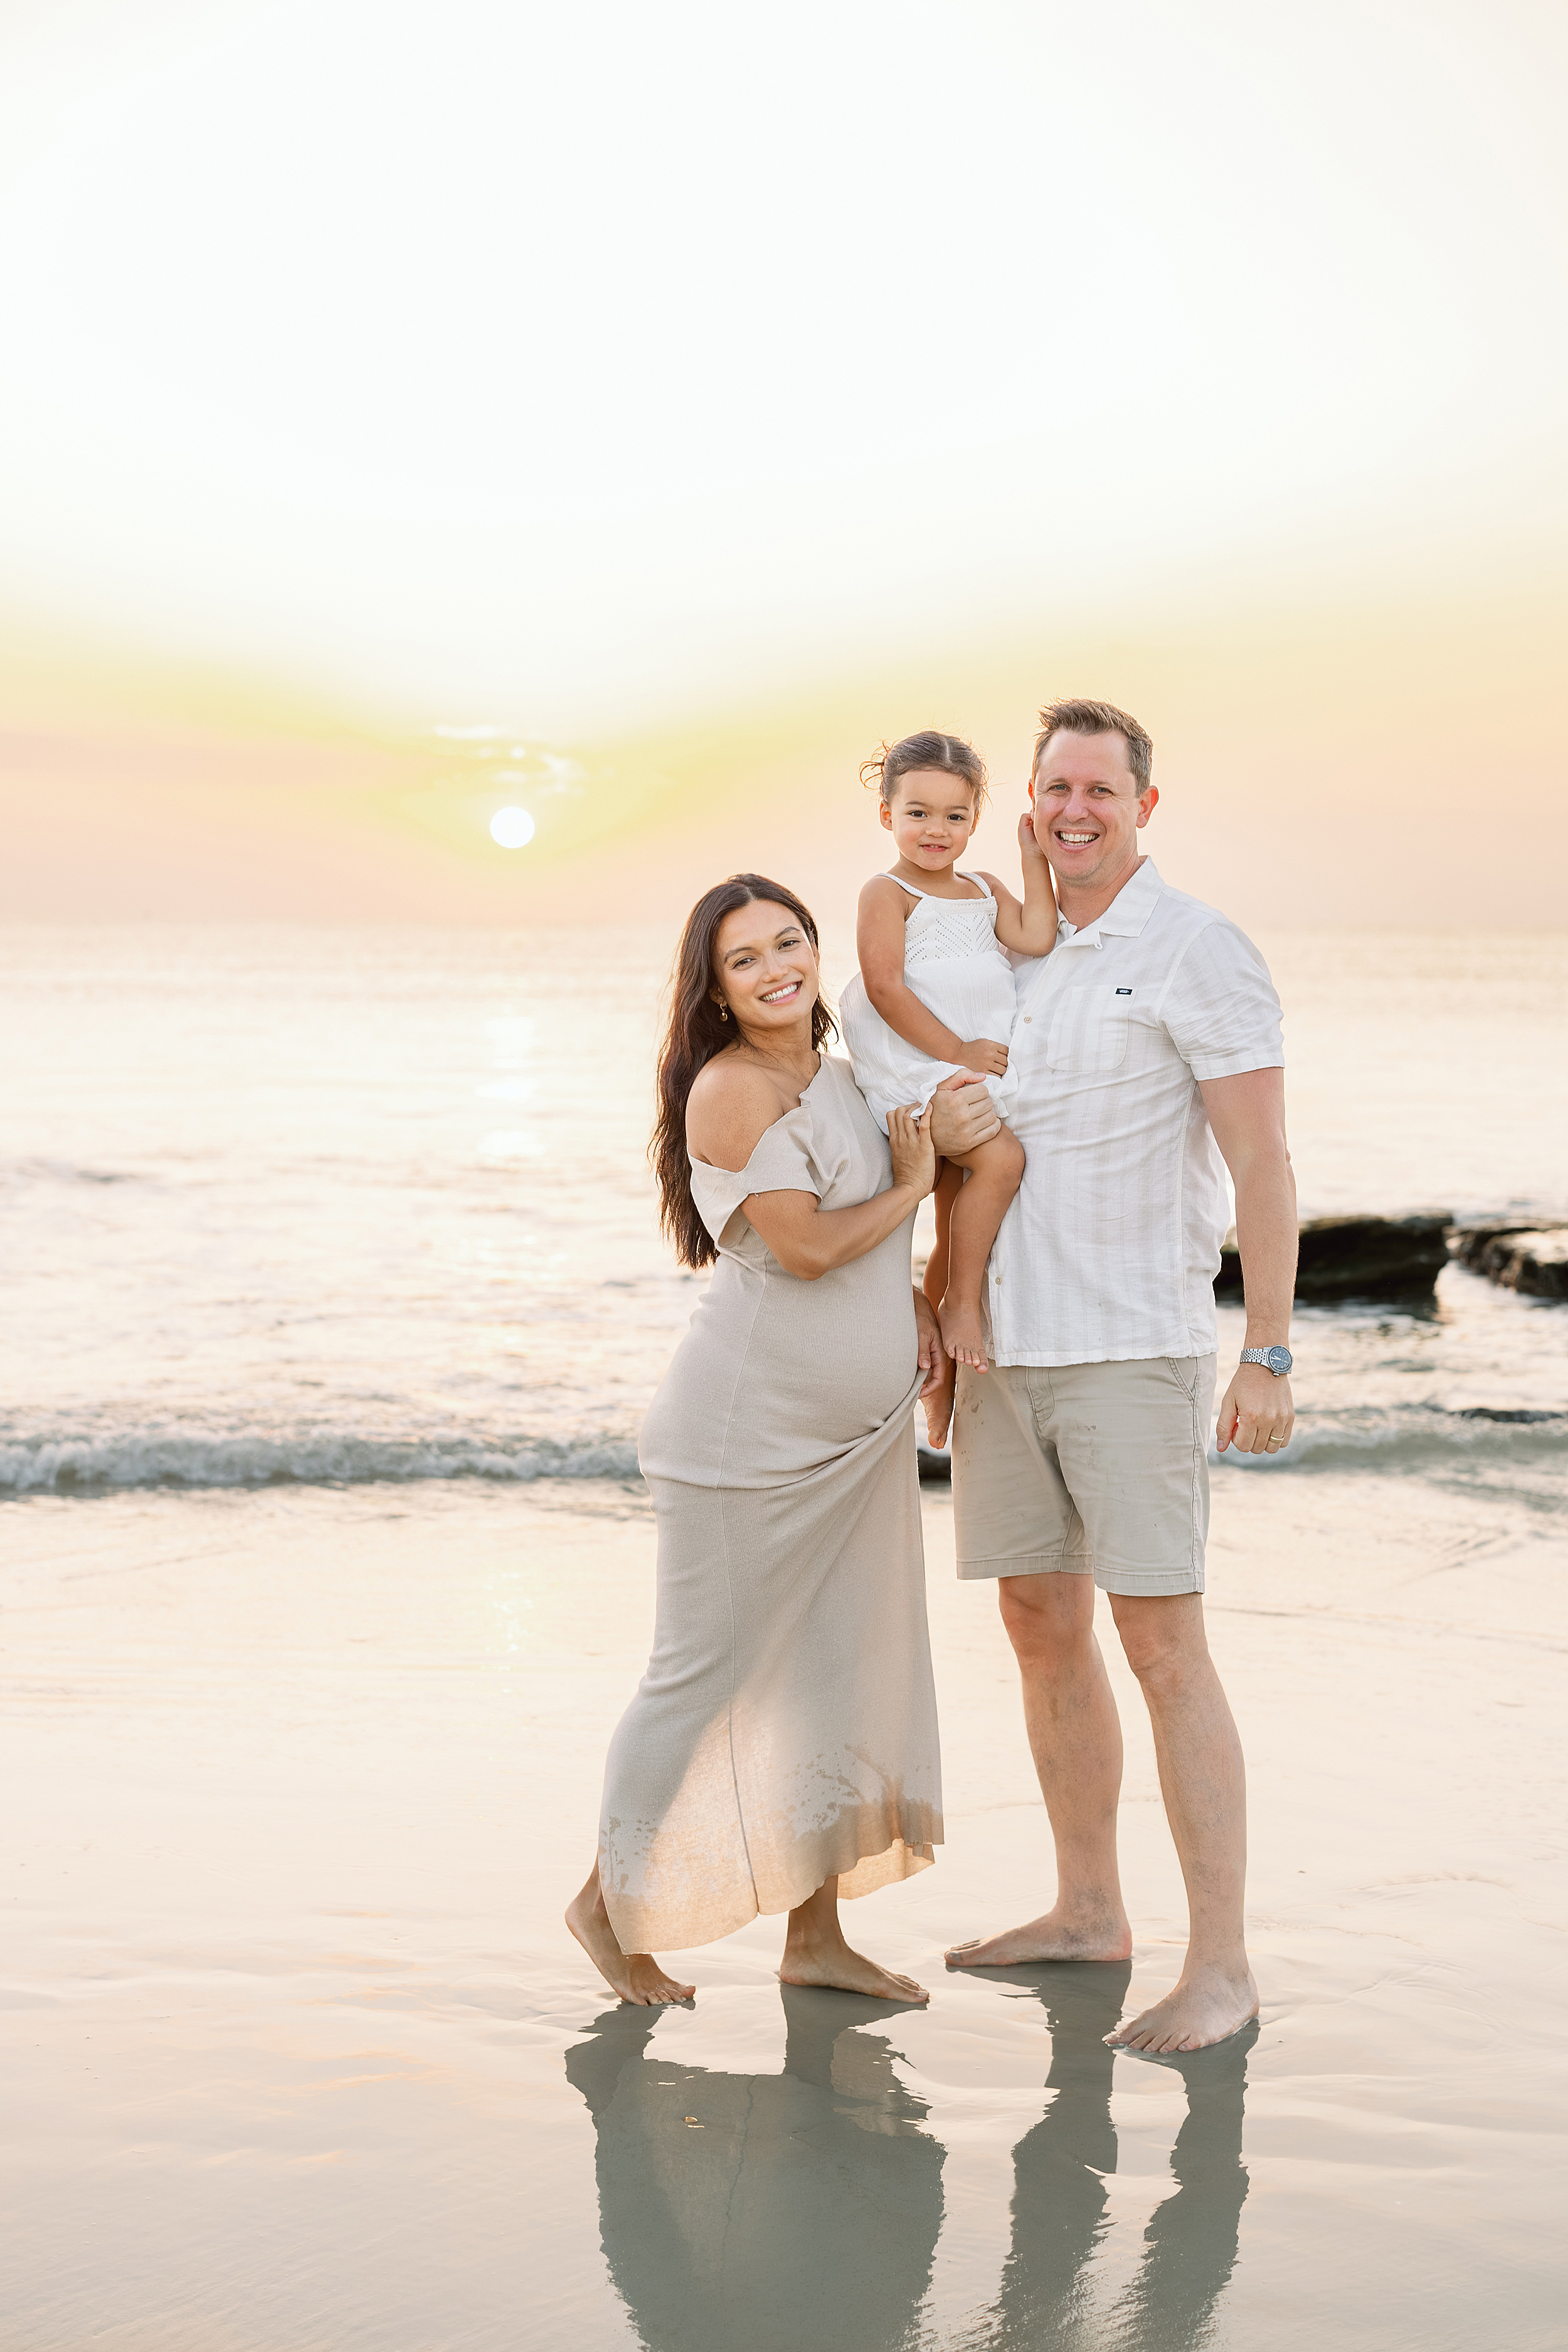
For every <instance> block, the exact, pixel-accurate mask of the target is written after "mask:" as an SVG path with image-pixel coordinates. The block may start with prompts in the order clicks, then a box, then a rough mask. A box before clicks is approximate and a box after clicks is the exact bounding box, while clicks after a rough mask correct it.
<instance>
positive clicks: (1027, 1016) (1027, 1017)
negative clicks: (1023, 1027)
mask: <svg viewBox="0 0 1568 2352" xmlns="http://www.w3.org/2000/svg"><path fill="white" fill-rule="evenodd" d="M1034 1017H1035V1016H1034V1014H1033V1013H1025V1015H1024V1019H1025V1021H1026V1023H1027V1022H1030V1021H1032V1020H1033V1019H1034Z"/></svg>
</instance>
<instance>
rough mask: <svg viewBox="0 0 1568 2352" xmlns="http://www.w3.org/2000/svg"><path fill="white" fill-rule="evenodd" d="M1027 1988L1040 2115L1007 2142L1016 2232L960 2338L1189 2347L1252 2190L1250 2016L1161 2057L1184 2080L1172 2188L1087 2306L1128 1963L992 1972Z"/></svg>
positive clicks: (1007, 2347)
mask: <svg viewBox="0 0 1568 2352" xmlns="http://www.w3.org/2000/svg"><path fill="white" fill-rule="evenodd" d="M986 1974H987V1976H988V1978H989V1979H990V1980H991V1981H992V1982H993V1983H996V1982H998V1981H1002V1982H1010V1983H1014V1984H1017V1985H1019V1986H1021V1987H1022V1986H1027V1987H1028V1988H1029V1990H1032V1991H1033V1992H1035V1993H1036V1994H1037V1997H1038V1998H1039V2000H1041V2001H1043V2003H1044V2004H1045V2011H1046V2023H1047V2027H1048V2028H1049V2031H1050V2036H1051V2064H1050V2072H1049V2073H1048V2074H1047V2077H1046V2088H1047V2090H1048V2091H1054V2092H1055V2093H1056V2096H1055V2098H1054V2099H1053V2100H1052V2102H1051V2104H1050V2105H1049V2106H1048V2107H1047V2110H1046V2113H1045V2115H1044V2116H1043V2117H1042V2118H1041V2120H1040V2121H1039V2122H1038V2123H1037V2125H1036V2126H1035V2127H1034V2129H1033V2130H1032V2131H1029V2132H1026V2134H1025V2136H1024V2137H1023V2138H1022V2139H1021V2140H1020V2141H1019V2142H1018V2145H1017V2146H1016V2148H1015V2149H1014V2150H1013V2177H1014V2189H1013V2238H1012V2244H1011V2247H1010V2249H1009V2251H1008V2254H1007V2259H1006V2262H1005V2264H1004V2266H1003V2271H1002V2284H1001V2291H1000V2293H999V2294H998V2295H997V2298H996V2301H995V2303H994V2305H992V2307H991V2309H990V2310H989V2311H988V2312H987V2313H986V2314H984V2316H983V2318H982V2319H981V2320H980V2322H979V2323H978V2325H977V2326H973V2327H972V2328H971V2329H969V2330H967V2331H966V2332H965V2334H964V2336H963V2345H964V2347H965V2352H1044V2347H1051V2352H1056V2347H1063V2352H1066V2347H1073V2346H1081V2347H1089V2346H1092V2345H1096V2344H1103V2343H1106V2342H1112V2343H1114V2344H1115V2345H1116V2346H1117V2347H1118V2352H1188V2347H1196V2346H1197V2345H1198V2344H1199V2343H1201V2341H1202V2340H1203V2337H1204V2335H1205V2331H1206V2329H1207V2327H1208V2324H1209V2321H1210V2320H1211V2319H1212V2317H1213V2316H1214V2313H1215V2305H1217V2303H1218V2301H1219V2297H1220V2295H1221V2294H1223V2293H1224V2291H1225V2288H1226V2284H1227V2282H1228V2281H1229V2278H1230V2274H1231V2271H1232V2269H1233V2267H1234V2265H1235V2262H1236V2246H1237V2220H1238V2217H1239V2215H1240V2212H1241V2208H1242V2206H1243V2204H1244V2202H1245V2201H1246V2198H1247V2172H1246V2169H1245V2168H1244V2166H1243V2164H1242V2161H1241V2122H1242V2105H1243V2099H1244V2096H1245V2092H1246V2086H1247V2052H1248V2050H1250V2049H1251V2047H1252V2044H1253V2043H1254V2042H1255V2041H1256V2040H1257V2038H1258V2029H1257V2026H1256V2024H1254V2025H1253V2026H1250V2027H1249V2028H1248V2029H1247V2032H1244V2033H1240V2034H1237V2036H1236V2038H1235V2040H1234V2041H1231V2042H1224V2043H1222V2044H1221V2045H1220V2046H1219V2047H1218V2048H1216V2049H1214V2050H1200V2051H1196V2052H1194V2053H1193V2055H1192V2056H1191V2057H1181V2058H1163V2059H1159V2060H1140V2061H1137V2062H1135V2063H1142V2064H1151V2063H1152V2064H1160V2065H1163V2066H1168V2067H1170V2068H1172V2069H1173V2071H1175V2072H1177V2073H1179V2074H1181V2075H1182V2077H1183V2079H1184V2083H1185V2085H1186V2093H1187V2116H1186V2120H1185V2121H1184V2124H1183V2125H1182V2127H1181V2130H1180V2131H1179V2132H1178V2134H1177V2136H1176V2143H1175V2146H1174V2147H1173V2149H1172V2151H1171V2169H1172V2171H1173V2173H1174V2175H1175V2177H1176V2183H1177V2186H1176V2191H1175V2194H1174V2195H1173V2196H1171V2197H1167V2198H1166V2199H1165V2200H1164V2201H1163V2204H1161V2205H1160V2206H1159V2207H1158V2208H1157V2210H1155V2212H1154V2215H1153V2217H1152V2220H1151V2221H1150V2223H1149V2226H1148V2228H1147V2230H1146V2231H1145V2232H1144V2252H1143V2255H1142V2261H1141V2262H1140V2263H1139V2265H1138V2270H1137V2273H1136V2275H1135V2277H1134V2278H1133V2280H1132V2282H1131V2285H1130V2286H1129V2288H1128V2289H1127V2292H1126V2294H1124V2295H1123V2296H1122V2297H1121V2300H1120V2301H1119V2303H1118V2304H1117V2305H1116V2307H1115V2309H1114V2311H1113V2312H1111V2313H1110V2314H1109V2315H1108V2314H1105V2313H1103V2312H1100V2311H1098V2310H1096V2309H1094V2308H1093V2307H1092V2306H1091V2301H1090V2296H1091V2282H1090V2263H1091V2262H1092V2259H1093V2256H1094V2255H1095V2253H1096V2252H1097V2250H1098V2248H1099V2245H1100V2240H1101V2238H1102V2236H1103V2234H1104V2232H1105V2230H1106V2228H1107V2226H1108V2225H1107V2221H1106V2204H1107V2199H1106V2192H1105V2189H1104V2186H1103V2179H1104V2176H1105V2175H1106V2174H1108V2173H1113V2172H1114V2171H1115V2170H1116V2153H1117V2149H1116V2126H1115V2125H1114V2123H1113V2122H1112V2121H1111V2116H1110V2090H1111V2079H1112V2074H1113V2072H1114V2068H1115V2063H1116V2061H1115V2058H1114V2056H1113V2054H1112V2053H1111V2052H1110V2050H1108V2049H1107V2048H1106V2046H1105V2042H1104V2038H1103V2037H1104V2036H1105V2035H1106V2034H1107V2033H1109V2032H1110V2031H1111V2029H1112V2027H1113V2026H1114V2025H1115V2024H1116V2023H1117V2021H1118V2020H1119V2019H1120V2017H1121V2005H1122V2000H1123V1998H1124V1996H1125V1994H1126V1990H1127V1985H1128V1980H1129V1978H1130V1977H1131V1964H1130V1963H1119V1964H1114V1965H1112V1964H1107V1963H1104V1962H1094V1961H1083V1962H1073V1961H1059V1962H1058V1963H1056V1964H1055V1965H1054V1966H1052V1967H1051V1968H1050V1969H1045V1970H1040V1969H1006V1970H1002V1969H988V1970H987V1971H986Z"/></svg>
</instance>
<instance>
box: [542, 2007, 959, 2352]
mask: <svg viewBox="0 0 1568 2352" xmlns="http://www.w3.org/2000/svg"><path fill="white" fill-rule="evenodd" d="M781 1993H782V1998H783V2000H784V2014H785V2021H786V2029H787V2033H786V2041H785V2046H784V2072H783V2074H717V2073H714V2072H712V2071H711V2070H710V2069H709V2068H707V2067H701V2066H682V2065H679V2064H678V2063H675V2062H674V2061H673V2060H670V2059H665V2058H661V2057H660V2056H658V2054H656V2053H651V2052H650V2050H649V2047H648V2045H649V2042H650V2041H651V2039H652V2036H653V2033H654V2032H655V2029H656V2025H657V2021H658V2011H650V2010H644V2009H620V2008H617V2009H615V2010H611V2011H608V2012H606V2014H605V2015H604V2016H602V2017H599V2018H597V2019H595V2022H594V2025H593V2027H592V2028H591V2029H590V2036H591V2038H590V2039H589V2040H588V2041H586V2042H579V2043H578V2044H577V2045H576V2046H575V2048H574V2049H572V2050H570V2051H568V2053H567V2054H566V2073H567V2076H568V2078H569V2080H570V2081H571V2082H572V2084H574V2087H575V2088H576V2089H577V2090H578V2091H580V2092H581V2093H582V2095H583V2096H584V2099H585V2100H586V2101H587V2103H588V2106H589V2109H590V2111H591V2112H592V2114H593V2117H594V2124H595V2130H596V2132H597V2135H598V2179H599V2221H600V2229H601V2231H602V2233H603V2238H604V2246H605V2255H606V2257H607V2259H608V2262H609V2266H610V2274H611V2277H612V2278H613V2279H614V2281H615V2284H616V2287H617V2288H618V2289H619V2291H620V2294H621V2295H622V2296H623V2297H624V2299H625V2301H626V2306H627V2309H628V2310H629V2312H630V2313H631V2315H632V2319H633V2321H634V2323H635V2325H636V2326H637V2331H638V2334H639V2335H640V2336H641V2338H642V2340H643V2343H644V2344H645V2345H646V2346H647V2347H648V2352H735V2347H737V2346H738V2345H742V2344H743V2345H744V2346H746V2347H747V2352H803V2347H808V2346H809V2347H812V2352H895V2347H898V2346H900V2345H902V2344H904V2343H905V2341H906V2340H907V2339H908V2338H909V2336H910V2334H911V2332H912V2330H913V2327H914V2324H915V2319H916V2315H917V2314H918V2312H919V2310H920V2306H921V2301H922V2300H923V2298H924V2296H925V2293H926V2290H927V2287H928V2286H929V2284H930V2282H931V2257H932V2254H933V2253H934V2252H935V2249H936V2241H937V2232H938V2231H939V2229H940V2227H941V2224H942V2149H941V2148H940V2147H938V2145H937V2143H936V2142H935V2141H934V2140H933V2139H932V2138H931V2136H930V2134H929V2133H928V2132H927V2131H925V2130H924V2129H923V2128H922V2126H923V2123H924V2119H925V2116H926V2112H927V2111H926V2108H925V2106H924V2105H923V2104H922V2103H921V2101H920V2100H919V2099H917V2098H914V2097H912V2096H911V2095H910V2093H909V2092H908V2091H906V2090H905V2089H904V2087H903V2086H902V2084H900V2082H899V2080H898V2077H897V2076H896V2074H894V2071H893V2056H894V2052H893V2048H892V2045H891V2043H890V2042H888V2040H887V2039H886V2038H885V2036H884V2035H882V2034H879V2033H877V2032H870V2031H868V2027H869V2026H873V2025H875V2024H877V2023H878V2022H879V2021H883V2020H886V2019H888V2018H890V2017H896V2016H898V2015H900V2014H901V2012H900V2011H899V2010H897V2009H894V2008H891V2007H885V2006H883V2005H882V2004H880V2003H879V2002H872V2001H867V2000H858V1999H857V1998H856V1997H855V1996H854V1995H853V1994H837V1993H825V1992H817V1991H802V1990H796V1989H794V1988H791V1987H788V1986H785V1987H782V1988H781Z"/></svg>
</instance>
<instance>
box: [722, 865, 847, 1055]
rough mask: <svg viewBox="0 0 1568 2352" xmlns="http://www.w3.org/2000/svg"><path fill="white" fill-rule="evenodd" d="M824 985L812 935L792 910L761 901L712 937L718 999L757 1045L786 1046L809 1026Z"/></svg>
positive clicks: (742, 909) (732, 917) (733, 917)
mask: <svg viewBox="0 0 1568 2352" xmlns="http://www.w3.org/2000/svg"><path fill="white" fill-rule="evenodd" d="M820 986H821V981H820V978H819V975H818V972H817V968H816V956H815V954H814V953H813V952H812V945H811V939H810V935H809V934H808V933H807V931H806V929H805V926H804V925H803V924H802V923H800V922H799V921H797V919H795V916H794V915H792V914H791V913H790V911H789V908H787V907H780V906H778V905H776V904H774V903H773V901H772V900H771V899H766V898H756V899H753V900H752V902H751V904H750V905H749V906H745V907H737V908H735V911H734V913H733V914H731V915H726V916H725V918H724V919H723V921H722V922H721V924H720V926H719V928H718V929H717V931H716V932H715V933H714V935H713V999H714V1002H715V1003H720V1004H727V1005H728V1006H729V1008H730V1013H731V1018H732V1019H733V1020H735V1021H736V1022H738V1023H739V1024H740V1025H741V1027H742V1030H743V1032H744V1033H745V1034H746V1035H747V1036H748V1037H750V1038H752V1039H753V1040H757V1041H763V1040H766V1039H777V1040H778V1041H779V1042H780V1043H781V1044H782V1043H783V1042H784V1039H785V1037H786V1034H787V1033H788V1032H789V1031H791V1030H794V1029H797V1028H799V1027H800V1026H801V1025H802V1024H805V1032H806V1035H807V1038H808V1040H809V1037H810V1032H811V1008H812V1006H813V1005H814V1004H815V1003H816V998H817V992H818V990H819V988H820Z"/></svg>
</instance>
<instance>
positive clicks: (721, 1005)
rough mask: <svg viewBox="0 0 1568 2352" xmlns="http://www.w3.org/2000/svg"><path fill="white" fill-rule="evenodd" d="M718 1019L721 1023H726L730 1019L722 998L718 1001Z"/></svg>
mask: <svg viewBox="0 0 1568 2352" xmlns="http://www.w3.org/2000/svg"><path fill="white" fill-rule="evenodd" d="M719 1018H720V1020H721V1021H728V1019H729V1018H730V1008H729V1006H728V1005H727V1004H726V1003H725V1002H724V1000H723V998H722V997H721V998H720V1000H719Z"/></svg>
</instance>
